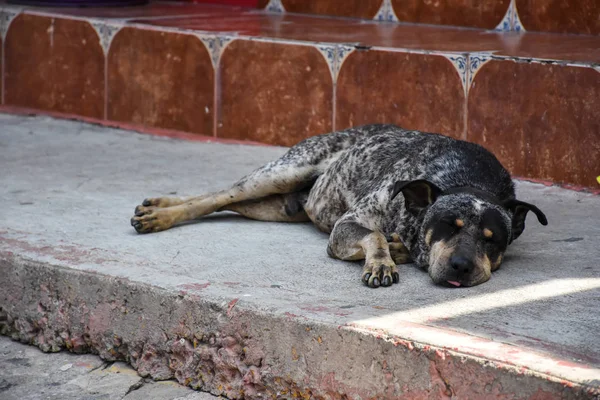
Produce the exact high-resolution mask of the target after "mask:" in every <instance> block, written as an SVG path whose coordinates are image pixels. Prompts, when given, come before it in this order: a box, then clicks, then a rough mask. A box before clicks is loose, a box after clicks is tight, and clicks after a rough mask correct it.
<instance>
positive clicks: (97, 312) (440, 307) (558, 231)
mask: <svg viewBox="0 0 600 400" xmlns="http://www.w3.org/2000/svg"><path fill="white" fill-rule="evenodd" d="M0 124H1V125H2V127H3V129H2V131H1V132H0V149H2V150H1V151H0V170H2V174H0V187H1V188H2V190H1V191H0V200H1V202H2V207H1V208H0V276H2V281H1V289H2V290H1V291H0V332H1V333H2V334H4V335H8V336H11V337H12V338H14V339H17V340H20V341H22V342H24V343H30V344H32V345H35V346H37V347H39V348H41V349H42V350H44V351H58V350H61V349H67V350H69V351H71V352H74V353H95V354H99V355H100V356H101V357H102V358H103V359H104V360H107V361H118V360H122V361H126V362H127V363H129V364H130V365H131V366H132V367H133V368H134V369H136V370H137V371H138V373H139V374H140V375H141V376H142V377H152V378H154V379H158V380H164V379H176V380H177V381H178V382H180V383H182V384H184V385H188V386H190V387H192V388H195V389H202V390H205V391H210V392H211V393H213V394H215V395H224V396H227V397H228V398H232V399H242V398H245V399H259V398H282V399H290V398H306V399H308V398H315V399H375V398H377V399H381V398H386V399H400V398H402V399H406V398H430V399H442V398H448V397H452V396H454V397H456V398H464V399H479V398H482V399H484V398H498V397H501V398H514V399H559V398H567V399H568V398H573V399H574V398H597V396H598V395H599V394H600V345H599V343H600V342H599V341H598V332H600V315H599V314H598V312H597V311H598V298H599V296H600V278H598V277H599V276H600V265H599V264H598V262H597V259H598V255H599V253H598V237H599V236H600V228H599V226H598V224H597V218H595V216H597V215H600V198H599V197H598V196H594V195H591V194H586V193H578V192H574V191H569V190H565V189H560V188H557V187H550V186H543V185H538V184H532V183H527V182H519V183H518V192H519V197H520V198H522V199H523V200H524V201H532V202H535V204H537V205H538V206H539V207H540V208H541V209H542V210H544V212H545V213H546V214H547V215H548V218H549V220H550V224H549V225H548V226H547V227H542V226H538V225H537V224H531V226H529V225H528V226H527V229H526V232H525V234H524V235H523V236H522V237H521V238H519V240H518V241H517V242H516V243H515V244H514V245H513V246H512V247H511V249H510V251H509V253H508V255H507V258H506V261H505V263H504V264H503V266H502V268H500V270H499V271H497V272H496V273H494V276H493V277H492V279H491V280H490V281H489V282H487V283H485V284H483V285H480V286H476V287H472V288H460V289H449V288H443V287H437V286H434V285H433V284H432V282H431V280H430V279H429V277H428V276H427V275H426V274H424V273H423V272H422V271H420V270H418V269H417V268H415V267H414V266H412V265H406V266H403V267H402V269H401V283H400V284H399V285H394V286H393V287H390V288H380V289H377V290H371V289H368V288H366V287H365V286H363V285H362V284H361V282H360V273H361V267H360V264H359V263H350V262H342V261H336V260H333V259H330V258H328V256H327V254H326V250H325V249H326V245H327V236H326V235H325V234H323V233H320V232H318V231H317V230H316V229H315V228H314V227H313V226H312V225H310V224H283V223H264V222H257V221H251V220H247V219H243V218H241V217H238V216H236V215H234V214H230V213H223V214H218V215H214V216H210V217H207V218H204V219H202V220H200V221H199V222H198V223H190V224H186V225H184V226H180V227H176V228H173V229H171V230H168V231H165V232H161V233H159V234H151V235H138V234H136V233H135V232H134V230H133V229H132V228H131V226H130V225H129V218H130V217H131V215H132V213H133V208H134V207H135V205H136V204H138V203H139V202H140V201H141V200H142V199H143V198H145V197H147V196H161V195H169V194H175V193H176V194H177V195H181V196H185V195H194V194H200V193H204V192H207V191H213V190H217V189H220V188H223V187H224V186H226V185H227V184H228V182H233V181H234V180H236V179H238V178H239V177H240V176H242V175H243V174H245V173H248V172H250V171H251V170H252V169H254V168H255V167H258V166H260V165H261V164H263V163H265V162H267V161H269V160H272V159H274V158H276V157H278V156H279V155H281V154H282V153H283V152H284V151H285V149H284V148H279V147H265V146H243V145H231V144H230V145H226V144H219V143H199V142H189V141H181V140H173V139H165V138H159V137H155V136H149V135H140V134H135V133H132V132H128V131H121V130H113V129H107V128H105V127H100V126H96V125H88V124H83V123H79V122H69V121H61V120H54V119H50V118H39V117H38V118H26V117H20V116H11V115H0ZM595 396H596V397H595Z"/></svg>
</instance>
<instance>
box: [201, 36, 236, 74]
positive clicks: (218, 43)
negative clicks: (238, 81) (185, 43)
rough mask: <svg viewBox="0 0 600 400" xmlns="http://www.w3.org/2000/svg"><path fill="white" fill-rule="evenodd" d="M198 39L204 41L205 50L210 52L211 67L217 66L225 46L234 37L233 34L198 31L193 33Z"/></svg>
mask: <svg viewBox="0 0 600 400" xmlns="http://www.w3.org/2000/svg"><path fill="white" fill-rule="evenodd" d="M195 36H196V37H197V38H198V39H200V40H201V41H202V43H204V46H206V50H208V53H209V54H210V59H211V61H212V63H213V67H215V68H217V67H218V66H219V62H220V61H221V55H222V54H223V51H224V50H225V48H226V47H227V45H228V44H229V43H230V42H231V41H232V40H234V39H236V37H235V36H223V35H219V36H216V35H210V34H205V33H199V34H196V35H195Z"/></svg>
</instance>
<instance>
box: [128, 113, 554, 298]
mask: <svg viewBox="0 0 600 400" xmlns="http://www.w3.org/2000/svg"><path fill="white" fill-rule="evenodd" d="M223 210H229V211H234V212H237V213H239V214H241V215H244V216H246V217H248V218H253V219H257V220H261V221H285V222H298V221H312V222H313V223H314V224H315V225H316V226H317V228H319V229H320V230H322V231H324V232H327V233H330V237H329V245H328V247H327V252H328V254H329V255H330V256H331V257H335V258H338V259H342V260H362V259H364V260H365V264H364V268H363V273H362V281H363V282H364V283H365V284H366V285H367V286H369V287H372V288H377V287H380V286H391V285H392V284H393V283H398V282H399V281H400V275H399V273H398V267H397V266H396V265H397V264H402V263H408V262H415V263H416V264H417V265H418V266H420V267H421V268H424V269H427V270H428V273H429V276H430V277H431V279H433V281H434V282H435V283H436V284H441V285H446V286H450V287H457V286H474V285H478V284H480V283H483V282H485V281H487V280H488V279H489V278H490V276H491V273H492V272H493V271H495V270H496V269H498V267H499V266H500V264H501V263H502V257H503V254H504V252H505V251H506V249H507V247H508V245H509V244H510V243H512V242H513V241H514V240H515V239H516V238H518V237H519V235H521V233H522V232H523V229H524V228H525V217H526V216H527V213H528V212H529V211H532V212H533V213H534V214H535V215H536V216H537V219H538V221H539V222H540V223H541V224H542V225H547V223H548V222H547V220H546V216H545V215H544V214H543V213H542V212H541V211H540V210H539V209H538V208H537V207H536V206H534V205H532V204H528V203H525V202H522V201H519V200H517V199H516V197H515V189H514V184H513V182H512V180H511V177H510V174H509V173H508V171H506V169H505V168H504V167H503V166H502V165H501V164H500V162H499V161H498V160H497V159H496V157H495V156H494V155H493V154H491V153H490V152H489V151H487V150H485V149H484V148H483V147H481V146H479V145H476V144H473V143H469V142H465V141H461V140H456V139H452V138H449V137H446V136H442V135H437V134H432V133H424V132H419V131H408V130H404V129H402V128H399V127H397V126H393V125H367V126H362V127H357V128H352V129H347V130H344V131H340V132H334V133H329V134H325V135H320V136H315V137H311V138H309V139H306V140H304V141H302V142H300V143H299V144H297V145H295V146H294V147H292V148H291V149H290V150H289V151H288V152H287V153H286V154H284V155H283V156H282V157H281V158H279V159H278V160H275V161H272V162H270V163H268V164H267V165H265V166H263V167H261V168H259V169H257V170H256V171H254V172H252V173H251V174H249V175H247V176H246V177H244V178H242V179H241V180H239V181H238V182H237V183H235V184H234V185H233V186H232V187H231V188H229V189H227V190H223V191H220V192H215V193H210V194H206V195H203V196H198V197H191V198H187V199H180V198H166V197H160V198H149V199H146V200H144V202H143V203H142V205H140V206H138V207H136V209H135V216H134V217H133V218H132V219H131V224H132V226H133V227H134V228H135V229H136V231H138V232H140V233H148V232H158V231H162V230H165V229H168V228H170V227H171V226H173V225H174V224H177V223H180V222H183V221H188V220H192V219H195V218H198V217H201V216H203V215H207V214H210V213H213V212H215V211H223Z"/></svg>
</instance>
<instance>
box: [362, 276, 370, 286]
mask: <svg viewBox="0 0 600 400" xmlns="http://www.w3.org/2000/svg"><path fill="white" fill-rule="evenodd" d="M370 277H371V274H364V275H363V277H362V281H363V282H364V283H365V285H368V284H369V278H370Z"/></svg>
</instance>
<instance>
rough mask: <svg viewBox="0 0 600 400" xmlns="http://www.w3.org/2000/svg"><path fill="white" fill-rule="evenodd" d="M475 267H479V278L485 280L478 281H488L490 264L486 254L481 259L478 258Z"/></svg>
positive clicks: (490, 273)
mask: <svg viewBox="0 0 600 400" xmlns="http://www.w3.org/2000/svg"><path fill="white" fill-rule="evenodd" d="M477 266H478V267H479V270H480V271H481V276H483V277H484V278H485V279H479V280H478V281H480V282H485V281H487V280H488V279H490V276H491V275H492V263H491V261H490V258H489V257H488V255H487V254H484V255H483V257H478V259H477Z"/></svg>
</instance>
